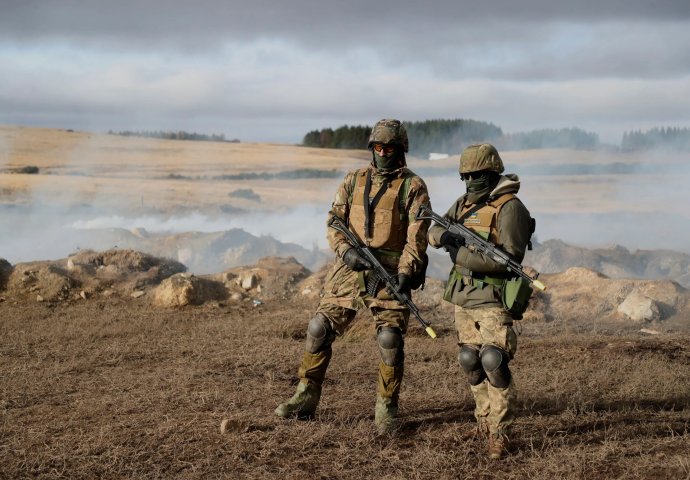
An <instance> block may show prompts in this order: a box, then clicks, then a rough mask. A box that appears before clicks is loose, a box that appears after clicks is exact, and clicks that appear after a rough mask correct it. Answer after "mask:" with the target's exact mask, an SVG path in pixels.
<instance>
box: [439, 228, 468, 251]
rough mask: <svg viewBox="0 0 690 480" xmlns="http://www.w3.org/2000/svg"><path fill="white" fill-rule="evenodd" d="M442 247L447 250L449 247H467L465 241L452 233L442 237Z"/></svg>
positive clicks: (446, 232) (445, 233)
mask: <svg viewBox="0 0 690 480" xmlns="http://www.w3.org/2000/svg"><path fill="white" fill-rule="evenodd" d="M440 241H441V246H442V247H446V250H447V249H448V248H449V247H453V248H454V249H456V250H457V249H458V248H460V247H462V246H464V245H465V239H464V238H463V237H461V236H459V235H455V234H454V233H450V232H449V231H447V230H446V231H445V232H443V235H441V239H440Z"/></svg>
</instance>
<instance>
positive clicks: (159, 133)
mask: <svg viewBox="0 0 690 480" xmlns="http://www.w3.org/2000/svg"><path fill="white" fill-rule="evenodd" d="M108 133H109V134H111V135H122V136H124V137H146V138H162V139H164V140H192V141H198V142H225V141H226V140H225V135H223V134H218V135H216V134H211V135H207V134H205V133H191V132H185V131H182V130H180V131H177V132H171V131H164V130H134V131H132V130H124V131H122V132H114V131H112V130H109V131H108ZM230 141H231V142H234V143H237V142H239V140H230Z"/></svg>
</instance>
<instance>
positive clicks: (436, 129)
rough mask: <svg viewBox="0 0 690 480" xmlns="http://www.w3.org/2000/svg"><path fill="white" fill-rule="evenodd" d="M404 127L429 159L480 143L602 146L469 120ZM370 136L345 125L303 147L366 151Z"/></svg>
mask: <svg viewBox="0 0 690 480" xmlns="http://www.w3.org/2000/svg"><path fill="white" fill-rule="evenodd" d="M405 126H406V128H407V134H408V137H409V139H410V153H412V154H414V155H418V156H426V155H428V154H429V153H431V152H434V153H447V154H449V155H452V154H455V153H457V152H459V151H461V150H462V149H463V148H465V147H466V146H468V145H471V144H473V143H479V142H490V143H493V144H494V145H496V146H497V147H498V148H500V149H505V150H526V149H532V148H576V149H593V148H596V147H597V146H598V145H599V136H598V135H597V134H595V133H590V132H586V131H584V130H581V129H579V128H563V129H560V130H554V129H546V130H534V131H532V132H526V133H514V134H504V133H503V131H502V130H501V128H500V127H497V126H496V125H494V124H493V123H488V122H481V121H477V120H469V119H454V120H445V119H437V120H426V121H422V122H406V123H405ZM370 133H371V127H369V126H359V125H358V126H348V125H343V126H342V127H339V128H336V129H335V130H333V129H331V128H324V129H322V130H312V131H311V132H309V133H307V134H306V135H305V136H304V139H303V141H302V144H303V145H304V146H308V147H320V148H353V149H360V148H361V149H364V148H366V147H367V142H368V140H369V134H370Z"/></svg>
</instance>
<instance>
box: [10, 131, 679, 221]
mask: <svg viewBox="0 0 690 480" xmlns="http://www.w3.org/2000/svg"><path fill="white" fill-rule="evenodd" d="M502 156H503V159H504V162H505V163H506V166H507V170H508V171H512V170H513V169H518V170H519V169H521V168H522V169H533V170H527V171H529V172H530V174H529V182H526V183H525V184H524V185H523V188H522V197H523V198H524V199H525V201H526V203H527V204H528V205H530V206H531V208H532V210H534V211H536V212H537V213H552V214H553V213H569V212H578V213H600V214H601V213H610V214H615V213H617V212H621V211H631V210H632V211H636V212H643V213H644V212H655V211H657V212H658V211H663V212H666V213H677V214H679V215H682V216H683V217H684V218H687V213H686V212H685V208H684V206H683V205H684V204H685V201H686V200H687V198H686V194H685V189H684V188H683V189H681V190H676V189H674V188H665V189H662V190H661V191H663V193H664V195H653V194H652V192H653V190H654V189H653V187H650V185H663V184H664V183H666V184H668V181H669V178H671V179H672V178H673V176H672V175H671V176H670V177H669V172H668V170H663V171H662V170H660V171H659V172H658V173H657V174H649V173H648V172H644V173H640V174H634V173H633V174H631V173H628V174H626V175H624V176H621V175H616V174H612V173H597V174H581V175H577V174H573V173H572V172H571V173H570V174H568V175H555V174H554V172H551V174H549V175H540V171H542V170H543V171H546V170H548V169H550V168H557V167H569V166H570V167H573V166H575V167H582V166H599V167H607V166H608V167H611V166H615V165H619V166H620V165H623V166H628V167H630V168H632V169H633V171H634V169H636V168H641V169H642V168H649V166H650V165H653V164H655V163H657V164H660V165H661V166H664V167H665V168H669V167H673V166H678V168H685V166H686V165H687V159H686V157H685V156H684V155H682V154H673V155H672V154H664V155H663V156H654V157H653V158H650V155H649V154H622V153H612V152H586V151H572V150H529V151H520V152H502ZM369 158H370V157H369V154H368V152H366V151H364V150H362V151H360V150H324V149H314V148H304V147H299V146H294V145H270V144H244V143H223V142H193V141H178V140H158V139H148V138H134V137H121V136H117V135H105V134H97V133H88V132H68V131H64V130H54V129H41V128H25V127H12V126H0V184H1V185H2V188H1V189H0V202H2V203H5V204H6V203H9V202H25V203H30V202H32V201H37V200H38V201H45V202H57V203H64V204H66V205H81V204H93V205H99V206H117V207H118V208H120V209H122V210H123V211H128V212H132V211H134V210H137V209H142V208H146V209H155V210H158V211H163V212H168V213H173V212H174V211H175V209H176V208H180V207H181V206H184V207H186V208H187V209H199V210H204V209H210V208H212V207H214V206H218V205H219V204H220V205H229V206H233V207H237V208H241V209H248V210H266V209H286V208H290V207H294V206H296V205H301V204H311V203H320V204H324V203H325V204H328V203H329V202H330V200H331V198H332V195H333V191H334V189H335V186H336V185H337V184H338V183H339V182H340V181H341V179H342V177H343V176H344V174H345V172H346V171H347V170H350V169H352V168H356V167H359V166H362V165H365V164H366V163H367V162H368V160H369ZM458 158H459V157H458V156H457V155H453V156H451V157H449V158H447V159H444V160H437V161H433V162H430V161H426V160H420V159H417V158H414V157H410V158H409V159H408V160H409V164H410V167H411V168H412V169H413V170H415V171H418V172H420V173H421V174H422V175H423V176H424V177H425V179H426V180H427V183H428V184H429V187H430V190H431V192H432V200H434V199H438V201H437V202H436V203H437V204H440V205H441V206H442V207H445V205H446V204H448V205H449V204H450V202H451V201H452V199H454V198H456V197H457V196H458V195H459V194H460V193H461V190H462V188H461V186H460V182H459V180H458V178H457V176H456V175H455V174H454V173H453V172H454V171H455V170H456V169H457V161H458ZM28 165H32V166H37V167H39V169H40V174H39V175H25V174H8V173H7V172H8V171H10V170H12V169H17V168H22V167H25V166H28ZM540 167H542V168H541V170H540ZM582 168H584V167H582ZM300 170H310V171H312V172H314V171H320V172H322V173H323V172H328V173H327V176H325V177H324V178H299V179H298V182H296V181H295V180H290V179H281V178H276V177H272V178H243V179H240V178H237V176H239V175H242V174H244V175H252V174H255V175H256V174H269V175H275V174H280V173H282V174H286V173H289V172H295V171H300ZM3 172H4V173H3ZM223 176H225V177H223ZM449 177H450V178H449ZM667 186H669V185H667ZM237 189H252V190H253V191H254V192H255V193H257V194H258V195H260V196H261V198H262V199H263V202H262V204H257V203H256V202H249V201H247V200H244V199H242V198H232V197H228V193H229V192H232V191H234V190H237ZM633 204H634V205H633Z"/></svg>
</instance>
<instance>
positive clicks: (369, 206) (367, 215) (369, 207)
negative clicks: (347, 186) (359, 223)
mask: <svg viewBox="0 0 690 480" xmlns="http://www.w3.org/2000/svg"><path fill="white" fill-rule="evenodd" d="M387 189H388V182H386V181H384V182H383V184H382V185H381V188H380V189H379V191H378V192H376V196H374V198H373V199H372V200H371V202H370V201H369V193H371V170H368V171H367V181H366V183H365V184H364V236H365V237H367V238H371V214H372V212H373V210H374V209H375V208H376V205H378V203H379V200H381V197H383V194H384V193H386V190H387Z"/></svg>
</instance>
